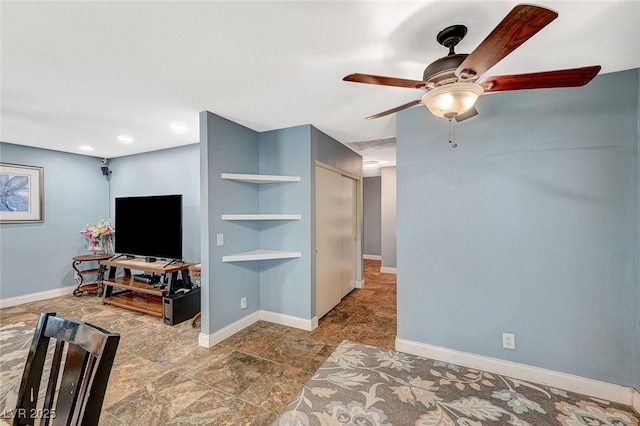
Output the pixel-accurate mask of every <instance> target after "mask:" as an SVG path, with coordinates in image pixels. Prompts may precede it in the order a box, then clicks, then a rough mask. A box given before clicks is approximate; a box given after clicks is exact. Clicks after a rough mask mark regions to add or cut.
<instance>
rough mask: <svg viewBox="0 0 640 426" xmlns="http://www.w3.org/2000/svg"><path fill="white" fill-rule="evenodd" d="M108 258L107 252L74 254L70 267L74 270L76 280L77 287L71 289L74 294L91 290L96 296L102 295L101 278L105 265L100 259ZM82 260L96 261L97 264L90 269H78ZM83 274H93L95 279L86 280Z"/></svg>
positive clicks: (80, 294)
mask: <svg viewBox="0 0 640 426" xmlns="http://www.w3.org/2000/svg"><path fill="white" fill-rule="evenodd" d="M110 258H111V255H108V254H88V255H81V256H74V258H73V263H72V264H71V267H72V268H73V270H74V271H76V281H77V282H78V287H76V289H75V290H73V295H74V296H77V297H79V296H82V295H83V294H85V293H87V294H89V293H92V292H95V294H97V295H98V296H101V295H102V292H103V291H104V289H103V287H102V280H103V279H104V272H105V271H106V269H107V267H106V266H104V265H102V263H100V261H101V260H107V259H110ZM84 262H98V263H99V266H98V267H97V268H91V269H78V266H80V265H81V264H82V263H84ZM85 275H95V276H96V279H95V280H94V281H90V282H87V280H85V278H84V276H85Z"/></svg>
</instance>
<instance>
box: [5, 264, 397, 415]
mask: <svg viewBox="0 0 640 426" xmlns="http://www.w3.org/2000/svg"><path fill="white" fill-rule="evenodd" d="M379 269H380V262H379V261H370V260H366V261H365V288H364V289H358V290H354V291H353V292H351V293H350V294H349V295H347V296H346V297H345V298H344V299H343V300H342V302H341V303H340V304H339V305H338V306H336V308H334V309H333V310H332V311H331V312H329V313H328V314H327V315H326V316H325V317H324V318H322V319H321V320H320V321H319V326H318V328H317V329H316V330H314V331H312V332H308V331H303V330H299V329H295V328H291V327H285V326H281V325H277V324H272V323H268V322H264V321H259V322H257V323H255V324H253V325H252V326H250V327H248V328H246V329H244V330H242V331H241V332H239V333H237V334H235V335H233V336H231V337H230V338H228V339H226V340H225V341H223V342H221V343H220V344H218V345H216V346H214V347H212V348H209V349H207V348H203V347H200V346H198V343H197V340H198V333H199V331H200V330H199V328H195V329H194V328H192V327H191V324H190V321H185V322H183V323H181V324H178V325H176V326H173V327H170V326H167V325H164V324H163V323H162V321H161V319H159V318H155V317H150V316H147V315H142V314H138V313H135V312H131V311H127V310H123V309H119V308H116V307H113V306H108V305H102V303H101V302H100V299H99V298H97V297H96V296H82V297H73V296H71V295H69V296H63V297H58V298H55V299H49V300H44V301H40V302H33V303H28V304H24V305H19V306H14V307H11V308H5V309H0V325H1V326H4V325H7V324H13V323H18V322H26V323H28V324H31V325H33V326H35V324H36V322H37V319H38V315H39V313H40V312H43V311H54V312H57V314H58V315H60V316H66V317H69V318H76V319H81V320H83V321H86V322H90V323H92V324H95V325H98V326H100V327H103V328H105V329H107V330H109V331H113V332H118V333H120V334H121V336H122V337H121V342H120V346H119V348H118V355H117V356H116V360H115V364H114V368H113V371H112V373H111V378H110V381H109V388H108V390H107V395H106V397H105V402H104V406H103V412H102V418H101V422H100V424H101V425H107V426H108V425H131V426H133V425H163V424H169V425H187V424H200V425H204V424H210V425H269V424H271V422H273V420H275V418H276V416H277V414H279V413H280V412H281V411H282V410H283V409H284V407H285V406H286V404H287V402H288V401H289V400H290V399H291V397H293V396H294V395H295V394H296V393H297V392H298V390H300V389H301V388H302V386H303V384H304V383H306V382H307V381H308V380H309V379H310V378H311V376H312V375H313V372H314V371H315V370H316V369H317V368H318V367H319V366H320V365H321V364H322V363H323V362H324V361H325V359H326V358H327V357H328V356H329V354H330V353H331V352H332V351H333V349H334V347H335V346H336V345H338V344H339V343H340V342H341V341H342V340H343V339H348V340H352V341H356V342H361V343H365V344H370V345H375V346H379V347H383V348H388V349H393V347H394V340H395V336H396V281H395V275H390V274H380V273H379Z"/></svg>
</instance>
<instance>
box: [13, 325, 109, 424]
mask: <svg viewBox="0 0 640 426" xmlns="http://www.w3.org/2000/svg"><path fill="white" fill-rule="evenodd" d="M55 315H56V314H55V313H53V312H47V313H42V314H40V319H39V321H38V325H37V327H36V330H35V333H34V336H33V341H32V343H31V348H30V349H29V355H28V356H27V362H26V364H25V368H24V373H23V375H22V382H21V383H20V391H19V392H18V403H17V407H16V410H15V411H14V412H13V414H14V419H13V424H14V425H33V424H34V423H39V424H41V425H48V424H49V422H50V421H51V422H52V424H54V425H57V424H62V425H97V424H98V420H99V418H100V411H101V409H102V402H103V400H104V394H105V392H106V390H107V382H108V381H109V375H110V373H111V367H112V365H113V360H114V358H115V356H116V350H117V348H118V343H119V341H120V335H119V334H114V333H109V332H108V331H105V330H103V329H101V328H99V327H96V326H93V325H91V324H87V323H84V322H81V321H75V320H71V319H66V318H61V317H57V316H55ZM51 339H54V342H55V351H54V352H53V356H52V357H51V356H49V357H47V353H48V352H49V349H48V347H49V341H50V340H51ZM47 358H51V362H50V368H49V362H48V361H47V362H46V366H45V361H46V360H47ZM61 370H62V371H61ZM45 381H46V382H47V389H46V393H45V395H44V400H43V401H39V390H40V383H41V382H42V383H43V384H44V383H45Z"/></svg>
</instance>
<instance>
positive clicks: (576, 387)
mask: <svg viewBox="0 0 640 426" xmlns="http://www.w3.org/2000/svg"><path fill="white" fill-rule="evenodd" d="M396 350H397V351H400V352H406V353H410V354H413V355H418V356H421V357H425V358H430V359H435V360H439V361H445V362H448V363H451V364H457V365H462V366H465V367H469V368H476V369H479V370H484V371H488V372H490V373H496V374H501V375H504V376H509V377H513V378H516V379H521V380H526V381H531V382H535V383H538V384H542V385H546V386H551V387H554V388H558V389H564V390H568V391H570V392H575V393H581V394H584V395H588V396H593V397H596V398H602V399H607V400H609V401H613V402H617V403H619V404H624V405H628V406H632V407H633V408H634V409H635V410H636V411H638V412H640V410H639V406H640V394H639V393H638V392H637V391H636V390H635V389H632V388H629V387H626V386H622V385H617V384H614V383H608V382H603V381H599V380H594V379H589V378H586V377H580V376H575V375H572V374H566V373H562V372H559V371H553V370H547V369H544V368H540V367H534V366H531V365H527V364H520V363H517V362H512V361H505V360H502V359H498V358H491V357H487V356H483V355H476V354H472V353H469V352H462V351H457V350H454V349H449V348H444V347H440V346H434V345H430V344H427V343H420V342H415V341H411V340H405V339H401V338H396Z"/></svg>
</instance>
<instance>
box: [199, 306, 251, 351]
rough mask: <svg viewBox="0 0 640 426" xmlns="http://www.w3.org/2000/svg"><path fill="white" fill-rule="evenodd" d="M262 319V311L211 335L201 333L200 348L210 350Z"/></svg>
mask: <svg viewBox="0 0 640 426" xmlns="http://www.w3.org/2000/svg"><path fill="white" fill-rule="evenodd" d="M259 319H260V311H255V312H252V313H250V314H249V315H247V316H244V317H242V318H240V319H239V320H237V321H236V322H233V323H231V324H229V325H227V326H226V327H222V328H221V329H220V330H218V331H215V332H213V333H211V334H204V333H200V334H199V335H198V344H199V345H200V346H204V347H205V348H210V347H212V346H214V345H217V344H218V343H220V342H222V341H223V340H224V339H226V338H227V337H231V336H233V335H234V334H236V333H237V332H238V331H241V330H243V329H245V328H247V327H249V326H250V325H251V324H253V323H254V322H256V321H258V320H259Z"/></svg>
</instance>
